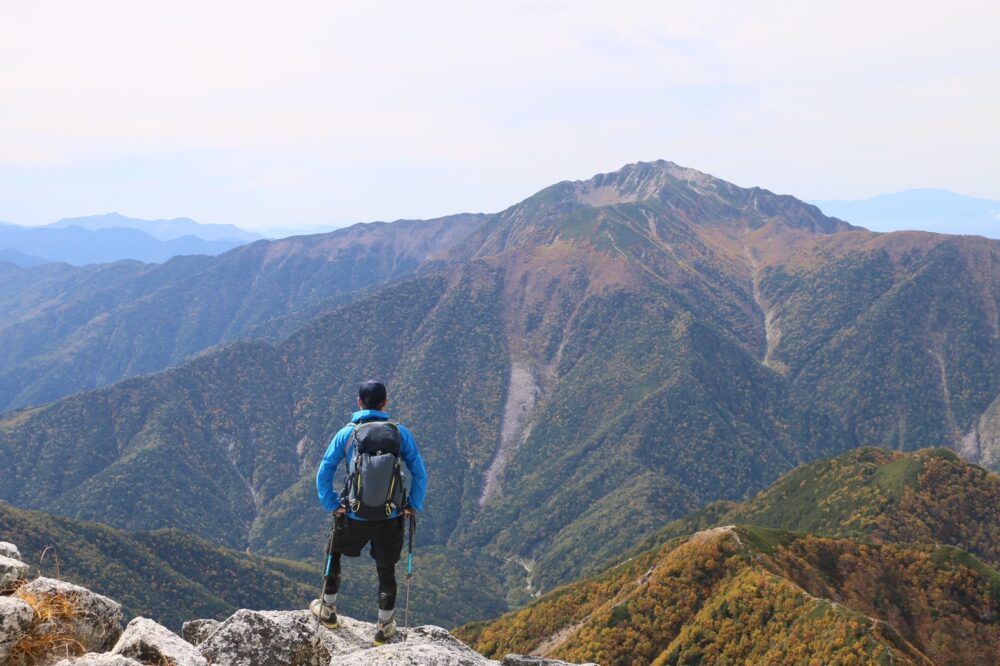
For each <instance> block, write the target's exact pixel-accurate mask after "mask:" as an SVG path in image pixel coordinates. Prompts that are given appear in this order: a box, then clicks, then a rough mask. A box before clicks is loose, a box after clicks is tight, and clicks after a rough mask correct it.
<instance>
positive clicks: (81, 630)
mask: <svg viewBox="0 0 1000 666" xmlns="http://www.w3.org/2000/svg"><path fill="white" fill-rule="evenodd" d="M21 590H22V591H23V592H26V593H28V594H32V595H35V596H40V597H46V596H54V595H60V596H62V597H64V598H66V599H68V600H69V601H70V602H71V603H72V604H73V606H74V608H75V610H76V612H75V614H74V616H73V617H72V618H70V619H66V620H60V621H59V629H60V630H61V631H63V632H64V633H65V634H66V635H68V636H69V637H71V638H72V639H73V640H75V641H77V642H78V643H79V644H80V645H81V646H82V647H83V649H84V650H86V651H88V652H105V651H107V650H109V649H111V647H112V646H113V645H114V644H115V641H117V640H118V637H119V636H121V633H122V629H121V621H122V607H121V604H119V603H118V602H117V601H112V600H111V599H108V598H107V597H105V596H103V595H100V594H97V593H96V592H91V591H90V590H88V589H86V588H83V587H80V586H79V585H73V584H72V583H66V582H64V581H61V580H55V579H53V578H36V579H35V580H33V581H31V582H30V583H26V584H25V585H24V586H23V587H22V588H21Z"/></svg>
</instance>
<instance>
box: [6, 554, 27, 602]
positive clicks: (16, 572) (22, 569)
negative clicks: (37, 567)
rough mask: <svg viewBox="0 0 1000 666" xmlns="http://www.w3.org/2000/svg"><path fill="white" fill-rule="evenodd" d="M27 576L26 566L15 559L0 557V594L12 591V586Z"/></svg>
mask: <svg viewBox="0 0 1000 666" xmlns="http://www.w3.org/2000/svg"><path fill="white" fill-rule="evenodd" d="M15 552H17V551H16V550H15ZM27 575H28V565H27V564H25V563H24V562H22V561H21V560H19V559H17V558H15V557H8V556H7V555H0V593H3V592H6V591H9V590H11V589H13V587H14V584H15V583H17V581H19V580H24V579H25V578H26V577H27Z"/></svg>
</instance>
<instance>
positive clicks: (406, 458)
mask: <svg viewBox="0 0 1000 666" xmlns="http://www.w3.org/2000/svg"><path fill="white" fill-rule="evenodd" d="M399 431H400V434H401V435H402V436H403V446H402V447H401V448H400V450H399V453H400V455H401V456H402V458H403V462H405V463H406V469H408V470H409V471H410V478H411V479H412V482H411V484H410V495H409V497H408V498H407V499H408V502H409V506H410V508H411V509H413V510H415V511H423V510H424V497H426V496H427V468H426V467H424V459H423V458H421V457H420V451H419V450H418V449H417V443H416V441H414V439H413V435H412V434H411V433H410V431H409V430H408V429H406V428H404V427H400V429H399Z"/></svg>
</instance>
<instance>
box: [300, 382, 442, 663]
mask: <svg viewBox="0 0 1000 666" xmlns="http://www.w3.org/2000/svg"><path fill="white" fill-rule="evenodd" d="M387 403H388V399H387V395H386V390H385V384H383V383H382V382H377V381H373V380H371V381H366V382H365V383H363V384H361V386H360V387H359V388H358V410H359V411H357V412H354V415H353V416H352V417H351V422H350V423H348V424H347V425H345V426H344V427H343V428H341V429H340V431H339V432H338V433H337V434H336V435H334V437H333V441H331V442H330V446H329V447H328V448H327V450H326V454H325V455H324V456H323V462H321V463H320V465H319V471H318V472H317V473H316V490H317V491H318V492H319V501H320V502H321V503H322V504H323V508H324V509H326V510H327V511H333V512H334V516H335V517H334V526H333V532H332V533H331V535H330V538H329V540H328V541H327V544H326V555H327V562H326V567H327V568H326V577H325V579H324V582H323V597H322V598H321V599H315V600H314V601H313V602H312V604H310V606H309V610H311V611H312V613H313V615H315V616H316V617H317V618H318V619H319V621H320V622H322V623H323V624H324V625H325V626H327V627H329V628H331V629H333V628H335V627H336V626H337V590H338V589H339V587H340V557H341V555H347V556H348V557H358V556H359V555H360V554H361V549H362V548H364V547H365V545H366V544H368V543H369V542H371V556H372V558H373V559H374V560H375V569H376V571H377V572H378V628H377V631H376V632H375V644H376V645H380V644H382V643H384V642H385V641H387V640H388V639H389V638H391V637H392V636H393V635H394V634H395V633H396V621H395V617H394V612H393V609H394V608H395V605H396V562H398V561H399V556H400V553H401V552H402V550H403V528H404V522H405V521H406V519H407V517H409V516H413V515H415V512H416V511H423V507H424V495H425V494H426V492H427V470H426V469H425V468H424V461H423V459H422V458H421V457H420V452H419V451H418V450H417V443H416V442H415V441H414V440H413V435H412V434H410V431H409V430H407V429H406V427H405V426H403V425H401V424H398V423H395V422H393V421H391V420H389V415H388V414H386V413H385V411H384V410H385V406H386V404H387ZM344 459H346V460H347V472H348V474H347V481H346V483H345V484H344V489H343V490H342V491H341V492H340V493H339V494H338V493H337V491H336V490H335V489H334V487H333V476H334V473H335V472H336V471H337V466H338V465H339V464H340V461H341V460H344ZM400 459H402V460H403V462H404V463H406V468H407V469H408V470H409V472H410V477H411V479H412V487H411V488H410V490H409V493H408V494H407V492H406V489H405V488H404V487H403V478H402V473H401V471H400V465H399V460H400Z"/></svg>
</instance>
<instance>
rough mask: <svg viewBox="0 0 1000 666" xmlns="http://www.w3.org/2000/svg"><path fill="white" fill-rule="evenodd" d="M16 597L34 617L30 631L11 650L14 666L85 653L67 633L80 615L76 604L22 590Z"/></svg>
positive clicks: (62, 597)
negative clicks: (29, 607)
mask: <svg viewBox="0 0 1000 666" xmlns="http://www.w3.org/2000/svg"><path fill="white" fill-rule="evenodd" d="M15 594H16V596H17V597H18V598H19V599H21V600H22V601H24V602H25V603H26V604H28V605H29V606H31V608H32V610H34V611H35V617H34V619H33V620H32V622H31V629H30V631H28V633H26V634H24V635H23V636H21V637H20V638H19V639H18V640H17V642H16V643H14V645H13V646H12V647H11V649H10V655H9V657H8V658H9V660H10V663H11V664H16V665H22V664H24V665H27V664H40V663H42V662H43V661H46V660H48V658H49V657H53V656H65V657H72V656H76V655H80V654H83V653H84V652H85V651H86V650H85V649H84V646H83V645H82V644H80V642H79V641H77V640H76V639H74V638H73V636H72V635H71V634H70V633H69V632H67V631H66V626H67V625H68V624H70V623H71V622H72V621H73V620H74V619H75V618H76V617H77V614H78V611H77V606H76V601H75V600H74V599H72V598H70V597H67V596H65V595H62V594H32V593H31V592H28V591H26V590H25V589H24V588H23V587H21V588H19V589H18V590H17V592H16V593H15Z"/></svg>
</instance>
